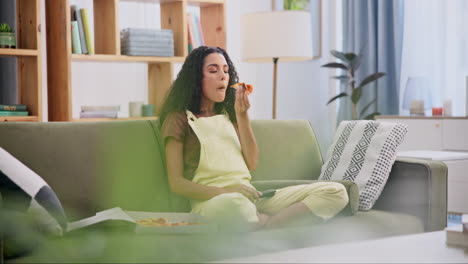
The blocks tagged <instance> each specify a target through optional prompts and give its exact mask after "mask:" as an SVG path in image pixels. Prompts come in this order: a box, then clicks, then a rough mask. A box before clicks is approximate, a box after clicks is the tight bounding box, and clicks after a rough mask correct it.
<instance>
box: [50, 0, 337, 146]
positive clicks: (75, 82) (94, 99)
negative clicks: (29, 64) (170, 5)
mask: <svg viewBox="0 0 468 264" xmlns="http://www.w3.org/2000/svg"><path fill="white" fill-rule="evenodd" d="M43 1H44V0H43ZM338 2H339V0H322V4H321V6H322V10H321V11H322V21H321V24H322V28H321V47H322V49H321V57H320V58H318V59H315V60H312V61H307V62H294V63H281V61H280V62H279V64H278V90H277V119H306V120H309V121H310V122H311V124H312V126H313V128H314V130H315V132H316V134H317V137H318V139H319V142H320V146H321V149H322V152H323V153H324V152H325V151H326V150H327V149H328V146H329V145H330V143H331V139H332V133H333V132H334V127H335V111H334V108H333V107H330V109H329V108H328V107H326V106H325V103H326V102H327V101H328V99H329V98H330V97H331V96H332V95H334V94H335V92H334V91H335V89H336V86H335V82H331V81H330V74H331V72H330V71H329V70H327V69H324V68H321V67H320V65H323V64H325V63H327V62H329V61H331V60H332V59H331V57H330V56H329V51H330V49H334V48H335V47H336V44H335V43H336V42H337V41H336V35H335V33H336V29H335V27H336V21H337V16H336V8H335V4H336V3H338ZM71 3H78V5H79V7H87V8H89V9H90V10H92V1H91V0H85V1H74V0H71ZM123 3H124V5H125V6H122V5H121V7H120V10H121V12H120V24H121V28H125V27H129V26H132V27H159V15H158V13H159V6H158V5H157V4H152V3H151V2H139V3H138V2H137V3H134V2H123ZM43 6H44V5H43ZM269 10H271V0H255V1H252V0H226V16H227V17H226V23H227V25H226V30H227V51H228V53H229V54H230V56H231V59H232V60H233V62H234V63H235V65H236V68H237V70H238V73H239V77H240V79H241V80H242V81H243V82H247V83H252V84H254V86H255V92H254V93H253V94H252V95H251V96H250V101H251V110H250V116H251V119H271V111H272V110H271V109H272V86H273V80H272V78H273V64H272V63H271V64H270V63H265V64H260V63H245V62H242V61H241V59H240V58H241V50H240V38H241V32H240V19H241V16H242V14H245V13H250V12H257V11H269ZM43 15H44V14H43ZM44 17H45V16H43V18H44ZM91 17H92V16H91ZM44 24H45V22H44ZM43 40H44V43H45V34H43ZM44 47H45V44H44ZM45 59H46V56H44V60H45ZM180 67H181V65H176V67H175V72H174V74H175V75H176V74H177V72H178V70H179V69H180ZM45 70H46V67H44V71H45ZM44 74H45V72H44ZM175 75H174V77H175ZM44 76H46V75H44ZM72 76H73V78H72V90H73V116H74V117H78V115H79V110H80V106H81V105H86V104H101V105H104V104H119V105H121V113H119V115H120V116H128V102H129V101H132V100H142V101H145V102H147V93H146V87H147V79H148V78H147V66H146V64H144V63H109V62H73V64H72ZM43 89H44V97H43V98H44V116H45V117H47V92H46V90H47V82H46V78H44V86H43ZM329 110H330V111H329Z"/></svg>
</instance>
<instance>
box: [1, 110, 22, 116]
mask: <svg viewBox="0 0 468 264" xmlns="http://www.w3.org/2000/svg"><path fill="white" fill-rule="evenodd" d="M0 116H29V112H28V111H0Z"/></svg>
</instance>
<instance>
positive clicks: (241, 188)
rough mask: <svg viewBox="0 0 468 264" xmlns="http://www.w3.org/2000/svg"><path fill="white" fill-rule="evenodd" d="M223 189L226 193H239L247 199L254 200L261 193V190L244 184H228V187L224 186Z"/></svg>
mask: <svg viewBox="0 0 468 264" xmlns="http://www.w3.org/2000/svg"><path fill="white" fill-rule="evenodd" d="M224 190H225V191H226V192H228V193H240V194H242V195H244V196H245V197H247V198H248V199H249V200H251V201H254V200H257V199H259V198H260V195H262V193H261V192H259V191H257V190H255V189H254V188H252V187H249V186H247V185H244V184H240V185H236V186H230V187H225V188H224Z"/></svg>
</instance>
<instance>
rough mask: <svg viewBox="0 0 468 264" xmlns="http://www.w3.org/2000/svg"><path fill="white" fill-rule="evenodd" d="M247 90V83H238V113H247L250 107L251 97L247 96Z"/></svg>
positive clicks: (235, 107)
mask: <svg viewBox="0 0 468 264" xmlns="http://www.w3.org/2000/svg"><path fill="white" fill-rule="evenodd" d="M246 90H247V88H246V87H245V84H243V85H238V86H237V88H236V102H235V103H234V109H235V110H236V114H245V113H247V110H249V108H250V102H249V97H248V96H247V92H246Z"/></svg>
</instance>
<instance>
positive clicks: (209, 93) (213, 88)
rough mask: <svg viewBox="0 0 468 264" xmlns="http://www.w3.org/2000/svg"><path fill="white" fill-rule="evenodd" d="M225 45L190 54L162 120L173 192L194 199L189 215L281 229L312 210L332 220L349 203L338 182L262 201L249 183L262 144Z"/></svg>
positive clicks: (289, 190)
mask: <svg viewBox="0 0 468 264" xmlns="http://www.w3.org/2000/svg"><path fill="white" fill-rule="evenodd" d="M237 82H238V75H237V72H236V70H235V68H234V65H233V63H232V61H231V60H230V58H229V56H228V54H227V53H226V51H225V50H223V49H221V48H214V47H206V46H202V47H199V48H197V49H194V50H193V51H192V52H191V53H190V54H189V55H188V57H187V58H186V60H185V63H184V64H183V66H182V69H181V71H180V72H179V74H178V76H177V78H176V80H175V81H174V83H173V85H172V88H171V91H170V92H169V94H168V97H167V99H166V102H165V104H164V106H163V108H162V111H161V115H160V120H161V123H162V127H161V132H162V136H163V139H164V142H165V150H166V157H167V159H166V160H167V169H168V177H169V186H170V188H171V191H172V192H174V193H177V194H179V195H182V196H185V197H187V198H189V199H190V201H191V205H192V212H193V213H198V214H201V215H204V216H206V217H208V218H211V219H214V220H218V221H224V223H225V224H226V225H232V224H235V223H252V224H253V225H254V227H255V228H259V227H267V228H268V227H276V226H280V225H282V224H284V223H286V222H288V221H289V220H292V219H293V218H297V217H299V216H301V215H309V216H313V217H316V218H317V219H321V220H322V219H328V218H331V217H333V216H334V215H336V214H337V213H338V212H339V211H341V209H343V208H344V207H345V205H346V204H347V203H348V196H347V193H346V189H345V188H344V186H343V185H341V184H339V183H332V182H327V183H314V184H308V185H298V186H292V187H287V188H283V189H280V190H277V192H276V194H275V195H274V196H273V197H272V198H260V199H259V196H260V195H261V193H260V192H258V191H257V190H256V189H255V188H254V187H253V186H252V185H251V184H250V179H251V175H250V172H249V171H252V170H255V168H256V167H257V161H258V148H257V143H256V141H255V137H254V134H253V132H252V128H251V126H250V120H249V115H248V110H249V108H250V102H249V99H248V97H247V94H246V91H245V88H244V87H236V89H234V88H229V87H230V86H232V85H234V84H235V83H237Z"/></svg>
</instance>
